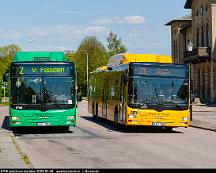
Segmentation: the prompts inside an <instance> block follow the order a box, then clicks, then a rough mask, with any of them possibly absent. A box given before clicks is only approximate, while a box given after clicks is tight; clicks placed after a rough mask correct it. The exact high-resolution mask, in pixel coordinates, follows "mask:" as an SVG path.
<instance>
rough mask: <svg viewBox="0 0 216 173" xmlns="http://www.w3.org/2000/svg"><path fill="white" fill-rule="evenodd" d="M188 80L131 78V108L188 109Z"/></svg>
mask: <svg viewBox="0 0 216 173" xmlns="http://www.w3.org/2000/svg"><path fill="white" fill-rule="evenodd" d="M188 85H189V84H188V80H185V79H180V78H179V79H178V78H164V77H163V78H162V77H156V78H149V77H131V78H130V82H129V87H128V88H129V106H130V107H132V108H155V107H160V108H162V109H166V108H167V109H171V108H174V109H187V108H188Z"/></svg>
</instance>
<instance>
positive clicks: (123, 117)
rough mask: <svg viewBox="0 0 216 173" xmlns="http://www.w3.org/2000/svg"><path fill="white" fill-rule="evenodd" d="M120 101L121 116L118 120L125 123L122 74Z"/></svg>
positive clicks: (122, 79)
mask: <svg viewBox="0 0 216 173" xmlns="http://www.w3.org/2000/svg"><path fill="white" fill-rule="evenodd" d="M120 92H121V93H120V97H121V98H120V101H121V116H120V122H121V123H122V124H124V123H125V103H126V100H125V82H124V76H123V75H122V77H121V91H120Z"/></svg>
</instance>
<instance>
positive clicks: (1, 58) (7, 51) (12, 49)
mask: <svg viewBox="0 0 216 173" xmlns="http://www.w3.org/2000/svg"><path fill="white" fill-rule="evenodd" d="M19 51H21V48H20V47H19V46H17V45H15V44H10V45H6V46H2V47H0V67H1V68H0V98H1V97H2V95H3V89H2V78H3V74H4V73H5V72H6V71H7V69H8V68H9V66H10V63H11V61H12V59H13V56H14V54H15V53H16V52H19ZM6 96H8V88H7V93H6Z"/></svg>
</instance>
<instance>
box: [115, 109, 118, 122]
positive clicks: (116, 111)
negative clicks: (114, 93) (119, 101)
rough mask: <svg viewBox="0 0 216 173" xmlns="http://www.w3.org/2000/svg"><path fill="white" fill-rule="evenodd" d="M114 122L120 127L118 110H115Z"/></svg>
mask: <svg viewBox="0 0 216 173" xmlns="http://www.w3.org/2000/svg"><path fill="white" fill-rule="evenodd" d="M114 122H115V124H116V125H118V108H115V113H114Z"/></svg>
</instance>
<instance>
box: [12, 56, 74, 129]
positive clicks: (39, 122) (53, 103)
mask: <svg viewBox="0 0 216 173" xmlns="http://www.w3.org/2000/svg"><path fill="white" fill-rule="evenodd" d="M75 86H76V70H75V64H74V63H73V62H68V61H67V59H66V57H65V55H64V53H63V52H17V53H16V54H15V55H14V58H13V61H12V63H11V66H10V88H11V93H10V94H11V98H10V109H9V112H10V127H11V128H12V129H13V128H15V127H29V126H61V127H63V128H65V129H68V128H69V127H70V126H74V127H75V126H76V87H75Z"/></svg>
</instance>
